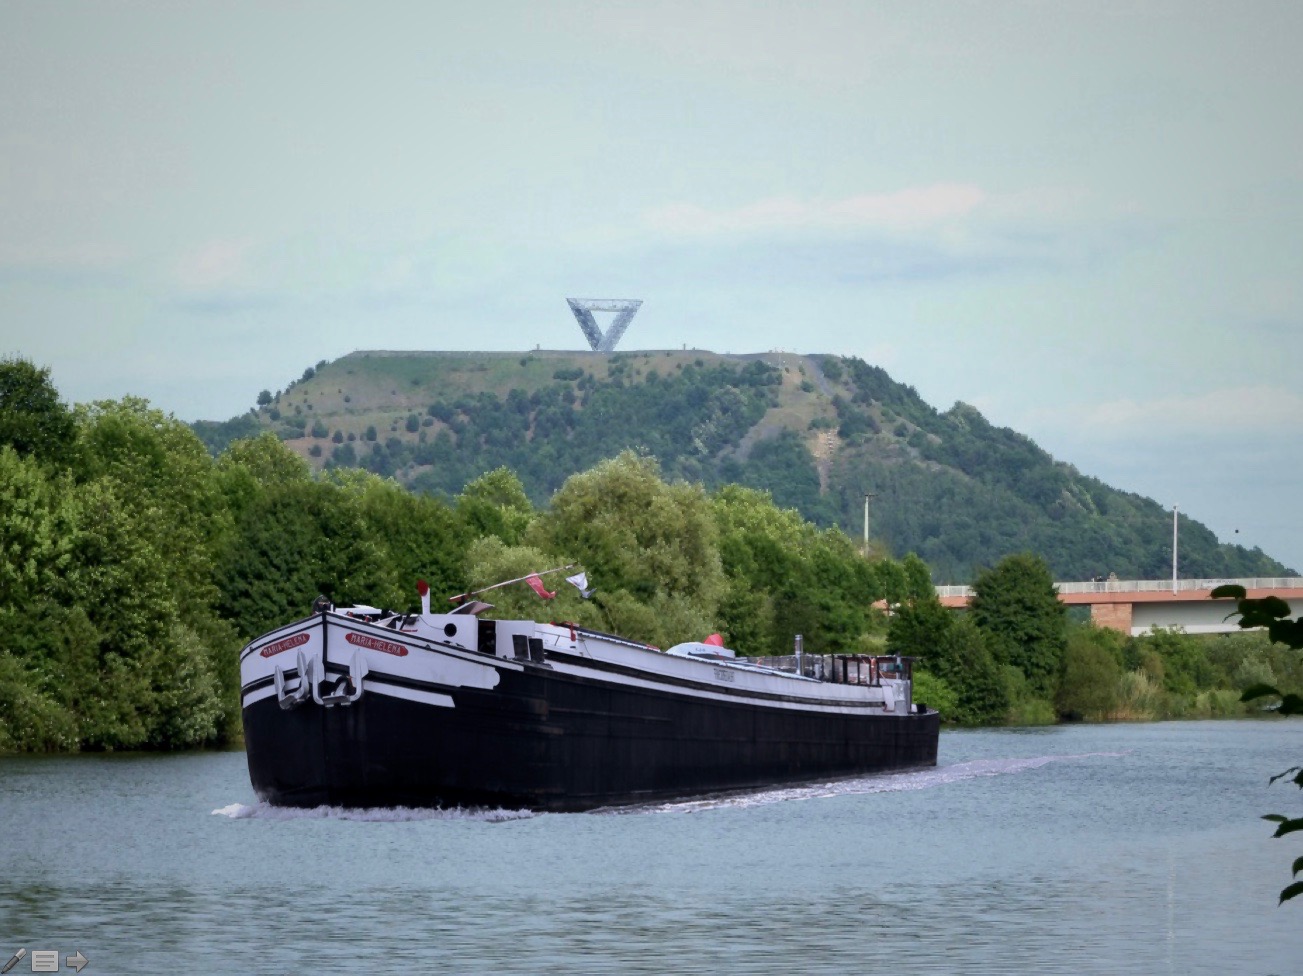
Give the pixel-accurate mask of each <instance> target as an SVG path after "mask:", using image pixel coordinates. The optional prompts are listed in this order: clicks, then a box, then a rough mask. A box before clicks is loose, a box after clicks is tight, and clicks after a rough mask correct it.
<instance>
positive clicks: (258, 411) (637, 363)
mask: <svg viewBox="0 0 1303 976" xmlns="http://www.w3.org/2000/svg"><path fill="white" fill-rule="evenodd" d="M260 400H263V401H266V402H263V403H261V404H259V405H258V406H257V407H255V408H254V409H252V410H251V411H250V412H249V413H246V414H244V415H242V416H240V417H236V418H233V419H232V420H229V421H226V422H222V423H216V422H209V421H201V422H199V423H197V424H195V429H196V431H197V432H198V433H199V435H200V436H201V437H202V438H203V439H204V440H205V442H206V443H208V445H209V447H210V449H213V450H219V449H220V448H221V447H222V446H224V444H226V443H227V442H229V441H230V440H231V439H233V438H236V437H242V436H248V435H250V434H253V433H257V432H259V431H261V430H267V429H270V430H274V431H276V433H277V434H278V435H279V436H280V437H281V438H282V440H284V442H285V443H286V444H287V445H288V446H289V447H290V448H292V449H293V450H294V451H296V452H297V453H299V454H300V455H302V456H303V457H304V458H305V459H307V460H308V461H309V462H310V463H311V464H312V465H314V466H315V467H317V468H322V467H325V466H327V465H333V466H359V467H365V468H368V469H369V470H372V471H376V472H378V473H381V474H385V475H391V476H393V477H395V478H396V479H398V480H399V481H400V482H402V483H403V484H406V485H408V486H409V487H411V488H413V489H414V490H420V491H429V492H434V493H437V494H441V495H453V494H456V493H457V492H458V491H460V490H461V488H462V486H463V485H464V484H465V483H466V482H467V481H469V480H471V479H473V478H474V477H476V476H477V475H479V474H481V473H482V472H484V471H486V470H490V469H492V468H495V467H498V466H500V465H507V466H508V467H511V468H512V469H513V470H515V471H516V472H517V474H518V475H519V476H520V477H521V479H522V481H523V482H524V484H525V487H526V489H527V490H528V492H529V493H530V496H531V498H532V499H533V500H534V502H535V503H536V504H542V503H545V502H546V501H547V499H548V498H549V497H550V495H551V493H552V492H553V491H555V490H556V489H557V488H558V487H560V485H561V484H562V482H564V480H565V479H566V477H568V476H569V475H570V474H572V473H574V472H576V471H580V470H584V469H586V468H588V467H590V466H591V465H593V464H594V463H596V462H597V461H598V460H601V459H602V458H604V457H610V456H612V455H614V454H616V453H618V452H619V451H620V450H622V449H624V448H628V447H633V448H636V449H641V450H645V451H647V452H649V453H652V454H654V455H655V456H656V457H657V458H658V459H659V460H660V462H661V464H662V466H663V468H664V471H665V473H666V475H667V476H669V477H682V478H686V479H689V480H693V481H700V482H703V483H705V484H707V485H717V484H721V483H725V482H738V483H742V484H747V485H751V486H753V487H759V488H765V489H768V490H769V491H771V492H772V493H773V495H774V498H775V500H776V501H777V502H778V503H779V504H781V505H784V506H787V507H793V508H797V509H799V510H800V511H801V513H802V514H803V515H804V516H805V517H807V518H809V519H811V520H813V521H815V522H818V523H820V524H823V525H840V526H841V527H842V528H844V529H845V530H846V531H847V532H848V533H850V534H851V535H859V534H860V532H861V531H862V519H863V494H864V492H865V491H872V492H875V493H876V496H877V497H875V498H874V499H873V501H872V509H871V527H872V534H873V537H874V540H875V542H877V543H879V544H885V545H886V546H887V547H888V548H889V549H890V550H891V551H892V552H894V553H896V554H903V553H905V552H908V551H915V552H918V553H919V554H920V555H921V556H922V557H923V558H924V559H925V560H926V561H927V563H928V564H929V566H931V568H932V571H933V575H934V578H935V579H936V580H937V581H938V582H958V581H963V580H967V579H969V578H971V576H972V574H973V572H974V571H975V569H976V568H978V567H980V566H983V565H991V564H993V563H994V562H995V561H996V560H998V559H999V558H1000V557H1001V556H1003V555H1005V554H1007V553H1010V552H1016V551H1020V550H1024V549H1030V550H1032V551H1034V552H1037V553H1039V554H1040V555H1042V556H1043V557H1044V558H1045V559H1046V560H1047V562H1048V563H1049V564H1050V566H1051V568H1052V570H1053V572H1054V574H1055V576H1056V577H1057V578H1059V579H1070V578H1077V579H1083V578H1088V577H1091V576H1094V575H1097V574H1104V573H1109V572H1116V573H1117V574H1118V576H1120V577H1123V578H1128V577H1141V578H1144V577H1161V576H1163V575H1165V574H1166V572H1168V567H1169V566H1170V559H1171V554H1170V549H1169V548H1167V547H1168V546H1169V545H1170V542H1169V541H1168V540H1170V532H1171V526H1170V514H1169V513H1168V512H1166V511H1165V510H1164V509H1162V508H1161V507H1160V506H1159V505H1158V504H1157V503H1156V502H1154V501H1152V500H1150V499H1147V498H1142V497H1140V496H1138V495H1135V494H1131V493H1128V492H1124V491H1119V490H1117V489H1114V488H1111V487H1109V486H1108V485H1105V484H1104V483H1103V482H1101V481H1099V480H1098V479H1096V478H1091V477H1089V476H1086V475H1083V474H1081V473H1080V472H1078V471H1077V470H1076V469H1075V468H1073V467H1072V466H1071V465H1068V464H1064V463H1062V462H1057V461H1055V460H1054V459H1053V458H1051V457H1050V456H1049V455H1048V454H1047V453H1045V452H1044V451H1042V450H1041V449H1040V448H1039V447H1037V446H1036V444H1035V443H1034V442H1032V441H1031V440H1030V439H1029V438H1027V437H1025V436H1023V435H1021V434H1018V433H1017V432H1015V431H1012V430H1009V429H1008V428H997V427H993V426H992V425H991V424H990V423H988V422H987V421H986V419H985V418H984V417H982V415H981V414H980V413H979V412H978V411H977V410H976V409H975V408H973V407H971V406H968V405H966V404H962V403H957V404H955V405H954V406H953V407H951V408H950V409H949V410H947V411H944V412H940V411H937V410H936V409H934V408H933V407H931V406H929V405H928V404H927V403H925V402H924V401H923V400H922V399H921V398H920V397H919V396H918V394H917V393H916V392H915V391H914V389H913V388H912V387H909V386H905V385H903V384H900V383H897V382H895V381H894V380H892V379H891V377H890V376H888V375H887V373H886V372H885V371H883V370H881V369H879V368H877V367H873V366H870V365H868V364H866V363H864V362H862V361H860V360H858V359H849V358H841V357H836V356H826V355H810V356H797V355H791V354H781V355H780V354H777V353H763V354H752V355H721V354H718V353H712V352H706V351H702V350H669V351H664V350H661V351H634V352H620V353H613V354H598V353H591V352H576V351H550V350H535V351H533V352H525V353H505V352H501V353H494V352H385V351H371V352H355V353H352V354H350V355H348V356H344V357H343V358H341V359H338V360H335V361H334V362H324V361H323V362H321V363H318V364H317V365H315V366H313V367H309V368H308V369H307V370H305V372H304V374H303V376H302V377H301V378H300V379H298V380H295V381H294V382H292V383H290V384H289V386H288V387H287V388H286V389H285V390H283V391H278V392H276V393H274V394H273V393H272V392H271V391H266V395H265V396H261V397H260ZM1181 521H1182V525H1181V562H1182V572H1183V574H1185V575H1188V576H1208V577H1218V576H1229V577H1235V576H1257V575H1283V574H1285V573H1287V572H1288V570H1286V568H1285V567H1284V566H1282V565H1281V564H1280V563H1279V562H1277V561H1276V560H1274V559H1271V558H1270V557H1268V556H1266V555H1264V554H1263V553H1262V552H1260V551H1259V550H1256V549H1255V550H1248V549H1244V548H1243V547H1240V546H1232V545H1225V544H1219V543H1218V542H1217V540H1216V538H1215V536H1214V535H1213V534H1212V532H1210V531H1209V530H1208V529H1207V528H1206V527H1204V526H1203V525H1201V524H1200V523H1198V522H1196V521H1194V520H1192V519H1189V518H1187V517H1186V516H1184V515H1183V516H1182V517H1181Z"/></svg>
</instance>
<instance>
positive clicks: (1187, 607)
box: [937, 576, 1303, 635]
mask: <svg viewBox="0 0 1303 976" xmlns="http://www.w3.org/2000/svg"><path fill="white" fill-rule="evenodd" d="M1225 583H1237V584H1239V585H1240V586H1242V587H1244V589H1245V590H1246V591H1247V595H1248V596H1250V597H1253V598H1255V599H1261V598H1262V597H1264V596H1278V597H1280V598H1281V599H1282V600H1284V601H1285V602H1286V603H1288V604H1289V608H1290V616H1293V617H1297V616H1299V615H1300V614H1301V613H1303V578H1300V577H1297V576H1286V577H1280V578H1274V579H1273V578H1260V579H1186V580H1177V581H1176V582H1175V584H1173V581H1172V580H1170V579H1169V580H1105V581H1101V582H1098V583H1097V582H1093V581H1090V582H1085V583H1055V584H1054V586H1055V588H1056V589H1057V590H1058V591H1059V599H1060V600H1062V601H1063V602H1064V603H1066V604H1069V605H1070V606H1080V605H1083V604H1085V605H1088V606H1089V607H1090V619H1091V620H1092V621H1094V622H1095V623H1096V624H1098V625H1099V626H1101V627H1108V628H1110V629H1112V630H1117V631H1121V632H1122V633H1124V634H1131V635H1138V634H1143V633H1145V632H1147V631H1148V630H1150V629H1151V628H1154V627H1180V628H1181V629H1182V630H1184V631H1185V632H1186V633H1187V634H1229V633H1234V632H1235V631H1238V630H1239V629H1240V628H1239V627H1238V626H1237V625H1236V621H1235V618H1232V619H1230V620H1227V619H1226V615H1227V614H1228V613H1231V612H1232V611H1233V610H1234V609H1235V601H1234V600H1214V599H1212V591H1213V590H1214V589H1215V588H1216V587H1218V586H1221V585H1223V584H1225ZM937 596H938V597H939V598H940V600H941V604H942V606H946V607H953V608H956V609H957V608H960V607H966V606H968V601H969V600H970V599H972V596H973V588H972V587H971V586H938V587H937Z"/></svg>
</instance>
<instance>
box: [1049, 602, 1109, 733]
mask: <svg viewBox="0 0 1303 976" xmlns="http://www.w3.org/2000/svg"><path fill="white" fill-rule="evenodd" d="M1122 640H1123V638H1122V635H1121V634H1119V633H1117V632H1116V631H1113V630H1105V629H1104V628H1101V627H1095V626H1093V625H1089V624H1087V625H1085V626H1081V627H1073V628H1072V630H1071V631H1070V632H1069V634H1068V642H1067V645H1066V647H1065V648H1064V652H1063V671H1062V673H1061V675H1060V678H1059V689H1058V692H1057V693H1056V694H1055V697H1054V704H1055V707H1056V708H1057V709H1058V711H1059V714H1060V715H1062V716H1064V717H1066V718H1078V719H1082V718H1089V719H1105V718H1108V717H1109V715H1111V714H1112V713H1113V712H1114V711H1115V710H1116V709H1117V705H1118V682H1119V681H1120V679H1121V677H1122V667H1121V664H1120V659H1121V654H1122V647H1121V644H1122Z"/></svg>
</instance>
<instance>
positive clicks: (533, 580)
mask: <svg viewBox="0 0 1303 976" xmlns="http://www.w3.org/2000/svg"><path fill="white" fill-rule="evenodd" d="M525 582H526V583H528V584H529V588H530V589H531V590H533V591H534V592H535V593H537V594H538V595H539V596H541V597H542V598H543V599H544V600H550V599H552V598H553V597H554V596H556V594H555V593H549V592H548V591H547V587H546V586H544V585H543V581H542V580H541V579H539V578H538V575H537V574H535V575H533V576H526V577H525Z"/></svg>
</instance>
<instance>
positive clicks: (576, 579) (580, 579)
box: [566, 573, 593, 600]
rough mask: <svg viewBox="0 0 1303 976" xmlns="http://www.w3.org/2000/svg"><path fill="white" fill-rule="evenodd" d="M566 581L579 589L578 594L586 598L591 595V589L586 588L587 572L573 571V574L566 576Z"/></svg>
mask: <svg viewBox="0 0 1303 976" xmlns="http://www.w3.org/2000/svg"><path fill="white" fill-rule="evenodd" d="M566 582H567V583H569V584H570V585H571V586H573V587H574V588H575V589H576V590H578V591H579V595H580V596H581V597H583V598H584V599H585V600H587V599H588V598H589V597H590V596H592V595H593V591H592V590H590V589H589V588H588V574H587V573H575V575H574V576H567V577H566Z"/></svg>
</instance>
